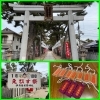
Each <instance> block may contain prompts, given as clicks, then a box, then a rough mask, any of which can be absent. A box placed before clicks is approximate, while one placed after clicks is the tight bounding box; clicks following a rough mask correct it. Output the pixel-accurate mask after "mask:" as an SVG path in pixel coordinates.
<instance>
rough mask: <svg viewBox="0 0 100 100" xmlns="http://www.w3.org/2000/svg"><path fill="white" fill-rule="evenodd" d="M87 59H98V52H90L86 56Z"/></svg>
mask: <svg viewBox="0 0 100 100" xmlns="http://www.w3.org/2000/svg"><path fill="white" fill-rule="evenodd" d="M86 60H98V53H97V52H88V53H87V56H86Z"/></svg>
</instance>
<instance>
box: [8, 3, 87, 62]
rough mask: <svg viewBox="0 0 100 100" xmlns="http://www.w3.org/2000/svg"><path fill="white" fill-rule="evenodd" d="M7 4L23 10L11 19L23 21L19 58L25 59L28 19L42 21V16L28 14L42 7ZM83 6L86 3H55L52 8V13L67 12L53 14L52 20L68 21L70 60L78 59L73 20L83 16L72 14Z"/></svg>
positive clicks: (41, 10) (39, 10)
mask: <svg viewBox="0 0 100 100" xmlns="http://www.w3.org/2000/svg"><path fill="white" fill-rule="evenodd" d="M9 6H10V7H13V10H15V11H16V12H19V13H21V12H25V15H23V16H14V19H13V20H15V21H24V27H23V35H22V43H21V52H20V60H26V53H27V41H28V34H29V33H28V31H29V21H44V16H33V15H30V12H44V7H43V6H41V5H15V4H9ZM85 7H86V5H55V6H53V9H52V10H53V13H55V12H56V13H57V12H68V15H65V16H53V21H68V25H69V36H70V44H71V52H72V60H79V58H78V51H77V45H76V37H75V30H74V21H79V20H84V16H76V15H73V12H78V11H82V10H83V9H84V8H85Z"/></svg>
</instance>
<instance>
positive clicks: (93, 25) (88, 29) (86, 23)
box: [2, 2, 99, 40]
mask: <svg viewBox="0 0 100 100" xmlns="http://www.w3.org/2000/svg"><path fill="white" fill-rule="evenodd" d="M85 10H86V12H87V13H88V14H87V15H86V16H85V17H84V20H83V21H80V22H79V24H80V30H81V31H82V32H83V33H84V35H81V40H86V39H87V38H89V39H93V40H97V39H98V29H97V28H98V16H99V15H98V3H96V2H95V3H93V4H92V5H91V6H90V7H87V8H86V9H85ZM2 23H3V24H2V29H4V28H6V27H8V28H10V29H12V30H13V31H15V32H17V33H19V32H21V31H22V29H21V28H20V27H19V26H18V27H17V28H15V27H13V26H14V22H13V24H8V23H7V21H6V20H2ZM75 33H76V34H77V33H78V32H77V24H75Z"/></svg>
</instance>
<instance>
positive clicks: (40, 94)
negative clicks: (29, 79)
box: [30, 89, 48, 99]
mask: <svg viewBox="0 0 100 100" xmlns="http://www.w3.org/2000/svg"><path fill="white" fill-rule="evenodd" d="M47 94H48V90H47V89H40V90H37V91H35V92H33V93H31V94H30V98H44V99H45V98H46V96H47Z"/></svg>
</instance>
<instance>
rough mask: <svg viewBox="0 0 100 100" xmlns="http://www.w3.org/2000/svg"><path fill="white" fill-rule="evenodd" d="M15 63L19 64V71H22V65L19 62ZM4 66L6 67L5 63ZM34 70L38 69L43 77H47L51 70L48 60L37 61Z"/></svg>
mask: <svg viewBox="0 0 100 100" xmlns="http://www.w3.org/2000/svg"><path fill="white" fill-rule="evenodd" d="M15 64H16V65H17V72H20V68H21V66H20V65H19V64H18V63H15ZM2 68H4V69H6V66H5V63H2ZM34 70H38V72H41V73H42V77H45V76H46V74H47V73H48V72H49V65H48V63H47V62H36V65H35V66H34Z"/></svg>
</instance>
